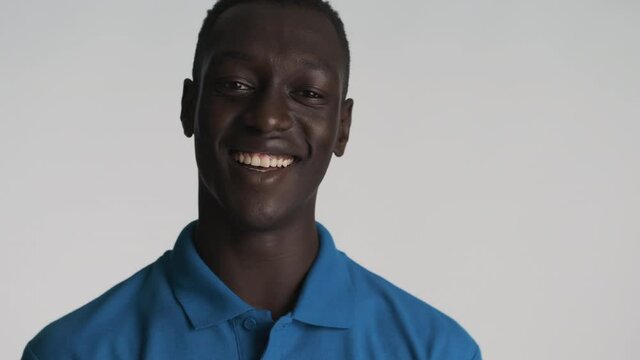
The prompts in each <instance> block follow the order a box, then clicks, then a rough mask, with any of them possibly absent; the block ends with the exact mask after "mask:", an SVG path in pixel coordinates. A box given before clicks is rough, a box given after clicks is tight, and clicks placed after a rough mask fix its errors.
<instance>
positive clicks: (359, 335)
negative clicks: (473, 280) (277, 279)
mask: <svg viewBox="0 0 640 360" xmlns="http://www.w3.org/2000/svg"><path fill="white" fill-rule="evenodd" d="M196 224H197V220H194V221H192V222H191V223H189V224H188V225H187V226H186V227H185V228H184V229H183V230H182V232H181V233H180V235H179V236H178V239H177V241H176V244H175V246H174V248H173V250H169V251H167V252H165V253H164V254H163V255H162V256H161V257H160V258H158V260H156V261H155V262H153V263H152V264H150V265H148V266H147V267H145V268H143V269H142V270H140V271H138V272H137V273H136V274H134V275H133V276H131V277H130V278H128V279H126V280H124V281H123V282H121V283H119V284H117V285H115V286H114V287H113V288H111V289H110V290H108V291H107V292H106V293H104V294H103V295H101V296H100V297H98V298H96V299H95V300H93V301H91V302H90V303H88V304H86V305H84V306H82V307H81V308H79V309H77V310H75V311H73V312H71V313H70V314H68V315H66V316H64V317H62V318H60V319H58V320H56V321H54V322H53V323H51V324H49V325H48V326H46V327H45V328H44V329H43V330H42V331H41V332H40V333H39V334H38V335H36V337H35V338H33V339H32V340H31V341H30V342H29V343H28V344H27V346H26V348H25V349H24V354H23V355H22V359H23V360H54V359H55V360H63V359H64V360H67V359H79V360H114V359H152V360H165V359H166V360H196V359H223V360H231V359H242V360H246V359H265V360H267V359H304V360H313V359H323V360H326V359H367V360H368V359H394V360H395V359H431V360H436V359H437V360H481V355H480V350H479V348H478V345H477V344H476V343H475V341H474V340H473V339H472V338H471V337H470V336H469V334H468V333H467V332H466V331H465V330H464V329H463V328H462V327H461V326H460V325H458V323H456V322H455V321H454V320H452V319H451V318H449V317H448V316H446V315H444V314H443V313H441V312H440V311H438V310H436V309H434V308H433V307H431V306H430V305H428V304H427V303H425V302H423V301H422V300H420V299H418V298H416V297H414V296H412V295H410V294H409V293H407V292H405V291H403V290H402V289H400V288H398V287H396V286H394V285H393V284H391V283H390V282H388V281H386V280H385V279H383V278H382V277H380V276H378V275H376V274H374V273H372V272H370V271H368V270H367V269H365V268H364V267H362V266H360V265H359V264H357V263H356V262H354V261H353V260H352V259H350V258H349V257H348V256H347V255H346V254H344V253H343V252H341V251H339V250H337V249H336V247H335V244H334V241H333V239H332V237H331V234H330V233H329V231H328V230H327V229H326V228H325V227H324V226H323V225H322V224H320V223H319V222H316V229H317V231H318V235H319V236H318V237H319V241H320V244H319V250H318V255H317V257H316V259H315V260H314V262H313V264H312V266H311V269H310V270H309V273H308V274H307V276H306V278H305V280H304V283H303V285H302V288H301V291H300V295H299V298H298V300H297V302H296V305H295V307H294V309H293V310H292V311H291V312H289V313H287V314H286V315H284V316H282V317H281V318H279V319H277V321H275V322H274V321H273V320H272V319H271V314H270V311H268V310H262V309H257V308H254V307H252V306H251V305H249V304H247V303H246V302H245V301H243V300H242V299H241V298H240V297H238V296H237V295H236V294H235V293H233V292H232V291H231V290H230V289H229V288H228V287H227V286H226V285H225V284H224V283H223V282H222V281H221V280H220V279H219V278H218V277H217V276H216V275H215V273H213V272H212V271H211V270H210V269H209V268H208V267H207V265H206V264H205V263H204V261H203V260H202V259H201V258H200V256H199V255H198V253H197V252H196V249H195V246H194V244H193V230H194V228H195V226H196Z"/></svg>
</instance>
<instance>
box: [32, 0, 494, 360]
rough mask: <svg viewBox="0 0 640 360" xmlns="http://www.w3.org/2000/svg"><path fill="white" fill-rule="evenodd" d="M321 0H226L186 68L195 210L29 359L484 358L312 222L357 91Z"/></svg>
mask: <svg viewBox="0 0 640 360" xmlns="http://www.w3.org/2000/svg"><path fill="white" fill-rule="evenodd" d="M348 76H349V48H348V42H347V39H346V36H345V34H344V29H343V25H342V22H341V20H340V18H339V17H338V15H337V13H335V12H334V11H333V10H332V9H331V7H330V6H329V5H328V4H327V3H324V2H322V1H321V0H288V1H274V0H271V1H268V0H246V1H242V0H240V1H237V0H236V1H228V0H221V1H220V2H218V3H217V4H216V5H215V6H214V8H213V9H212V10H211V11H210V12H209V14H208V16H207V19H205V22H204V24H203V28H202V30H201V32H200V36H199V39H198V45H197V47H196V55H195V59H194V67H193V80H190V79H187V80H185V82H184V92H183V99H182V114H181V122H182V126H183V130H184V134H185V135H186V136H187V137H191V136H192V135H193V136H194V143H195V153H196V162H197V165H198V170H199V171H198V174H199V188H198V191H199V217H198V219H197V220H194V221H193V222H191V223H189V224H188V225H187V226H186V227H185V228H184V229H183V230H182V232H181V233H180V235H179V237H178V239H177V242H176V245H175V247H174V249H173V250H172V251H168V252H166V253H165V254H164V255H163V256H161V257H160V258H159V259H158V260H157V261H156V262H154V263H152V264H151V265H149V266H147V267H145V268H144V269H142V270H141V271H139V272H138V273H136V274H134V275H133V276H132V277H131V278H129V279H127V280H125V281H123V282H122V283H120V284H118V285H116V286H115V287H113V288H112V289H110V290H109V291H107V292H106V293H105V294H103V295H102V296H100V297H98V298H97V299H95V300H94V301H92V302H90V303H89V304H87V305H85V306H83V307H81V308H80V309H78V310H76V311H74V312H72V313H71V314H68V315H66V316H65V317H63V318H61V319H59V320H57V321H55V322H54V323H52V324H50V325H49V326H47V327H46V328H45V329H44V330H42V331H41V332H40V333H39V334H38V335H37V336H36V337H35V338H34V339H33V340H31V341H30V342H29V343H28V344H27V347H26V348H25V351H24V355H23V359H40V360H48V359H92V360H100V359H172V360H182V359H259V358H262V359H439V360H453V359H456V360H457V359H460V360H479V359H480V358H481V356H480V351H479V348H478V346H477V345H476V343H475V342H474V341H473V339H472V338H471V337H470V336H469V335H468V334H467V333H466V332H465V331H464V330H463V329H462V328H461V327H460V326H459V325H458V324H457V323H456V322H455V321H453V320H452V319H450V318H449V317H447V316H446V315H444V314H442V313H440V312H439V311H437V310H435V309H434V308H432V307H430V306H429V305H427V304H426V303H424V302H423V301H421V300H419V299H417V298H415V297H413V296H412V295H410V294H408V293H406V292H404V291H403V290H401V289H399V288H397V287H395V286H394V285H392V284H390V283H389V282H387V281H386V280H384V279H383V278H381V277H379V276H377V275H375V274H373V273H371V272H369V271H367V270H366V269H364V268H363V267H361V266H360V265H358V264H357V263H355V262H354V261H353V260H351V259H350V258H348V257H347V256H346V255H345V254H344V253H342V252H340V251H338V250H337V249H336V248H335V244H334V241H333V239H332V237H331V235H330V233H329V231H328V230H327V228H325V227H324V226H323V225H322V224H320V223H318V222H316V221H315V202H316V195H317V190H318V186H319V184H320V182H321V180H322V178H323V176H324V174H325V172H326V170H327V168H328V166H329V162H330V160H331V157H332V156H333V154H335V155H336V156H342V155H343V153H344V151H345V147H346V145H347V140H348V138H349V128H350V124H351V112H352V108H353V100H352V99H348V98H347V97H346V94H347V86H348Z"/></svg>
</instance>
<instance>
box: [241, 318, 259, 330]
mask: <svg viewBox="0 0 640 360" xmlns="http://www.w3.org/2000/svg"><path fill="white" fill-rule="evenodd" d="M256 325H257V324H256V319H254V318H252V317H248V318H246V319H244V321H243V322H242V326H244V328H245V329H247V330H249V331H251V330H253V329H255V328H256Z"/></svg>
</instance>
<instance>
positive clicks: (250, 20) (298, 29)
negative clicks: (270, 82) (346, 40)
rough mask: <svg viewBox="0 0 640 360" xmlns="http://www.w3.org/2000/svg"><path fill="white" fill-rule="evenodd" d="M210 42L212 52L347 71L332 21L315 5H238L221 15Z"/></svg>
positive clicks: (262, 3)
mask: <svg viewBox="0 0 640 360" xmlns="http://www.w3.org/2000/svg"><path fill="white" fill-rule="evenodd" d="M208 42H209V44H207V47H208V48H209V50H208V52H209V56H211V55H214V56H215V54H216V53H218V54H220V53H225V52H237V53H244V54H248V55H251V56H256V57H271V58H277V59H279V60H283V59H284V60H291V61H296V62H302V63H310V64H313V65H316V66H321V67H324V68H325V69H326V70H328V71H330V72H336V73H338V74H340V77H341V78H342V77H343V76H344V75H345V74H344V70H345V66H346V64H345V59H344V53H343V49H342V46H341V43H340V40H339V38H338V34H337V32H336V30H335V28H334V26H333V24H332V23H331V21H330V20H329V19H328V18H327V17H326V16H325V15H324V14H322V13H320V12H319V11H316V10H313V9H307V8H303V7H300V6H295V5H278V4H273V3H266V2H249V3H243V4H239V5H235V6H233V7H232V8H230V9H228V10H226V11H224V12H223V13H222V14H221V15H220V17H219V18H218V20H217V21H216V24H215V26H214V28H213V30H212V33H211V36H210V40H209V41H208Z"/></svg>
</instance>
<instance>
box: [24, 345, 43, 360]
mask: <svg viewBox="0 0 640 360" xmlns="http://www.w3.org/2000/svg"><path fill="white" fill-rule="evenodd" d="M20 360H40V359H38V357H37V356H36V354H35V353H34V352H33V350H31V347H30V346H29V344H27V346H25V348H24V352H23V353H22V357H21V358H20Z"/></svg>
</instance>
